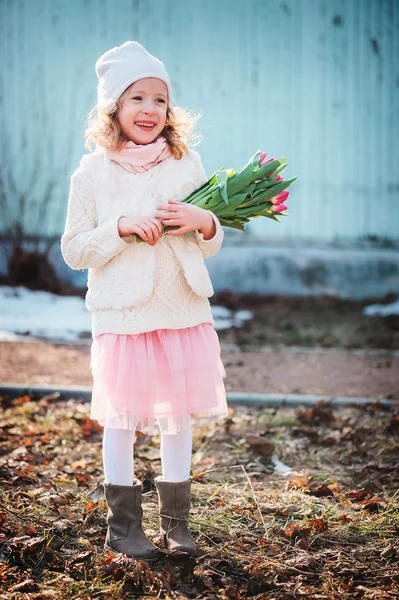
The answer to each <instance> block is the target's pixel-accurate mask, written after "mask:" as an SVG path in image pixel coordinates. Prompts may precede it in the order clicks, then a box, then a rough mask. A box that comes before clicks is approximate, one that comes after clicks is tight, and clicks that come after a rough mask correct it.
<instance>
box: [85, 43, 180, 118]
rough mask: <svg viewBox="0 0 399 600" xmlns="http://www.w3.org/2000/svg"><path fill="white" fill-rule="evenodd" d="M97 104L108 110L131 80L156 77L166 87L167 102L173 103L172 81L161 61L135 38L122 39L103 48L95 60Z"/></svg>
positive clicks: (171, 104)
mask: <svg viewBox="0 0 399 600" xmlns="http://www.w3.org/2000/svg"><path fill="white" fill-rule="evenodd" d="M96 73H97V77H98V79H99V82H98V100H97V102H98V106H99V107H100V108H104V109H106V110H112V109H113V108H114V106H115V103H116V101H117V100H118V98H119V97H120V95H121V94H122V93H123V92H124V91H125V90H126V89H127V88H128V87H129V86H130V85H132V83H134V82H135V81H138V80H139V79H144V78H145V77H156V78H157V79H161V80H162V81H164V82H165V83H166V85H167V88H168V106H173V102H172V85H171V82H170V79H169V75H168V73H167V71H166V69H165V65H164V64H163V63H162V62H161V61H160V60H158V59H157V58H155V56H152V54H150V53H149V52H147V50H146V49H145V48H144V46H142V45H141V44H139V43H138V42H125V43H124V44H122V46H116V47H115V48H111V49H110V50H107V52H105V53H104V54H102V55H101V56H100V58H99V59H98V60H97V62H96Z"/></svg>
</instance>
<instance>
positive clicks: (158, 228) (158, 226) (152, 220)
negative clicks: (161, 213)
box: [151, 218, 162, 235]
mask: <svg viewBox="0 0 399 600" xmlns="http://www.w3.org/2000/svg"><path fill="white" fill-rule="evenodd" d="M151 223H153V224H154V225H155V227H156V229H157V231H159V235H161V234H162V224H161V222H160V221H158V219H155V218H154V219H151Z"/></svg>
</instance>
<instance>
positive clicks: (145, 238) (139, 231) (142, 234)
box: [136, 225, 148, 242]
mask: <svg viewBox="0 0 399 600" xmlns="http://www.w3.org/2000/svg"><path fill="white" fill-rule="evenodd" d="M136 227H137V229H138V231H137V233H138V235H139V236H140V237H141V239H142V240H144V241H145V242H146V241H147V240H148V237H147V234H146V232H145V231H144V229H143V228H142V227H140V225H136Z"/></svg>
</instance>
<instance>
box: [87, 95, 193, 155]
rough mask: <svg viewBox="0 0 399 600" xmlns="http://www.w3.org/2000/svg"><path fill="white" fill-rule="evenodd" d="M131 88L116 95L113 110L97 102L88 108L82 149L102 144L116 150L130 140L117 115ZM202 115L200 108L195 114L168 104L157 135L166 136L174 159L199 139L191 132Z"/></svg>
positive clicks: (184, 152) (91, 148)
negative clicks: (116, 98) (103, 107)
mask: <svg viewBox="0 0 399 600" xmlns="http://www.w3.org/2000/svg"><path fill="white" fill-rule="evenodd" d="M130 87H131V86H129V87H128V88H127V89H126V90H125V91H124V92H123V94H122V95H121V96H120V97H119V98H118V100H117V101H116V103H115V107H114V108H113V109H112V110H105V109H102V108H100V107H99V106H98V105H97V104H96V105H95V106H94V107H93V108H92V109H91V111H90V112H89V115H88V118H87V128H86V131H85V148H87V149H88V150H91V151H92V150H93V149H95V148H96V147H97V146H102V147H103V148H107V150H111V151H113V152H118V151H119V150H121V149H122V148H123V146H124V145H125V144H126V142H128V141H129V140H128V138H127V137H126V135H125V134H124V133H123V131H122V129H121V127H120V125H119V121H118V114H119V111H120V109H121V107H122V105H123V101H124V99H125V97H126V96H127V95H128V94H129V90H130ZM201 117H202V112H201V111H200V112H197V113H195V112H194V111H192V110H186V109H184V108H182V107H180V106H174V107H173V108H170V107H169V106H168V108H167V111H166V122H165V126H164V128H163V130H162V131H161V133H160V134H159V135H160V136H163V137H164V138H165V139H166V142H167V144H168V146H169V150H170V152H171V154H172V155H173V156H174V158H176V159H177V160H180V159H181V158H182V157H183V156H184V154H186V152H187V151H188V147H189V142H190V145H191V146H196V145H197V144H198V143H199V141H200V140H201V139H202V136H200V135H198V134H196V133H194V128H195V126H196V124H197V122H198V121H199V119H200V118H201ZM93 147H94V148H93Z"/></svg>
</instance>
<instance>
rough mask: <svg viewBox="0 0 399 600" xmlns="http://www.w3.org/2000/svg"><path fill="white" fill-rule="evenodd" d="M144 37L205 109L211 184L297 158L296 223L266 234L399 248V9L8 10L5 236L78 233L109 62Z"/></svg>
mask: <svg viewBox="0 0 399 600" xmlns="http://www.w3.org/2000/svg"><path fill="white" fill-rule="evenodd" d="M128 39H135V40H138V41H140V42H141V43H142V44H144V45H145V46H146V47H147V49H148V50H149V51H150V52H151V53H153V54H155V55H156V56H158V57H159V58H161V60H163V61H164V62H165V64H166V66H167V69H168V71H169V73H170V75H171V78H172V82H173V84H174V88H175V97H176V100H177V102H178V103H179V104H181V105H183V106H186V107H191V108H193V109H202V110H203V113H204V117H203V119H202V126H201V132H202V134H203V136H204V140H203V142H202V143H201V145H200V146H199V148H198V149H199V151H200V152H201V154H202V157H203V161H204V164H205V168H206V170H207V173H208V174H209V175H211V174H212V172H213V171H214V170H215V169H217V168H219V167H220V166H222V165H223V166H225V167H235V168H238V167H240V166H241V165H242V164H243V163H244V162H246V161H247V160H248V159H249V157H250V156H251V155H252V154H253V153H254V152H255V151H256V150H258V149H262V150H265V151H267V153H268V155H269V156H286V157H287V158H288V162H289V168H288V170H287V171H286V175H287V176H288V175H290V176H292V175H298V180H297V182H296V183H295V184H294V186H292V188H291V195H290V199H289V213H290V215H291V216H290V217H289V218H285V219H284V218H282V220H281V221H282V222H281V223H280V224H277V223H274V222H272V221H269V220H267V219H257V220H255V221H253V222H252V223H251V225H250V226H249V227H248V232H249V234H250V235H252V236H256V237H263V238H267V239H269V240H270V239H272V240H277V241H278V240H280V241H284V240H290V239H292V240H293V239H295V240H303V241H304V242H306V241H307V240H320V241H326V242H331V241H334V240H348V241H352V240H353V241H355V240H359V239H361V238H366V237H369V236H376V237H378V238H383V239H384V240H391V241H397V240H398V239H399V202H398V200H399V170H398V158H399V152H398V146H399V3H398V2H397V1H396V0H366V1H365V0H329V1H326V0H285V1H277V0H246V1H244V0H241V1H240V0H201V2H193V3H187V2H184V1H183V0H173V1H172V0H170V1H168V0H157V1H155V0H146V1H143V0H118V2H115V0H69V1H64V0H0V56H1V57H2V60H1V63H2V65H1V73H0V138H1V140H0V144H1V156H0V159H1V162H0V175H1V181H0V192H1V193H0V200H1V203H2V205H1V207H0V208H1V223H0V225H1V230H2V231H3V232H5V230H6V229H7V228H8V227H10V225H12V223H13V222H15V220H18V219H19V220H22V221H23V225H24V228H25V231H26V232H28V233H30V234H37V235H39V236H43V237H45V236H49V235H58V234H61V233H62V229H63V224H64V219H65V214H66V201H67V195H68V187H69V176H70V175H71V173H72V172H73V170H74V169H75V168H76V166H77V164H78V162H79V159H80V156H81V155H82V153H83V152H84V147H83V131H84V122H85V117H86V115H87V113H88V111H89V109H90V108H91V106H92V105H93V103H94V102H95V98H96V85H97V81H96V76H95V72H94V63H95V61H96V59H97V58H98V56H99V55H100V54H101V53H102V52H104V51H105V50H107V49H108V48H110V47H112V46H115V45H119V44H121V43H123V42H125V41H126V40H128Z"/></svg>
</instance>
